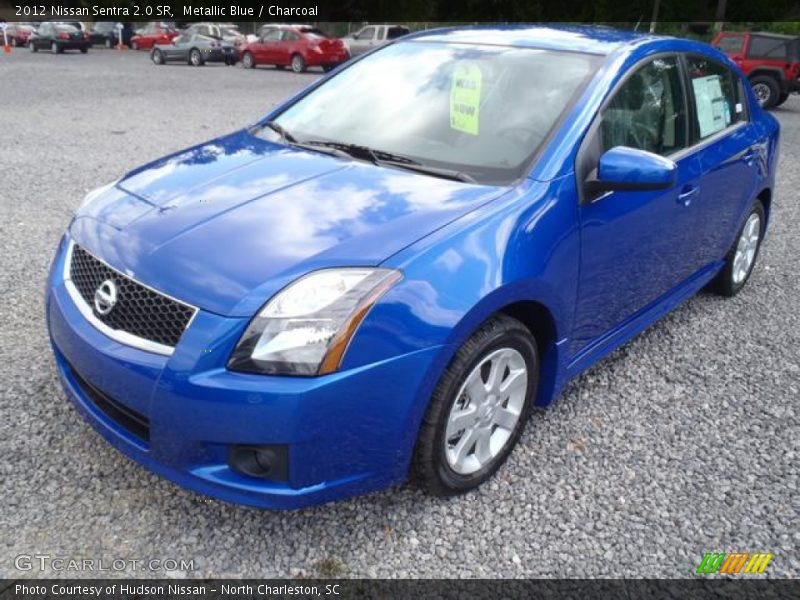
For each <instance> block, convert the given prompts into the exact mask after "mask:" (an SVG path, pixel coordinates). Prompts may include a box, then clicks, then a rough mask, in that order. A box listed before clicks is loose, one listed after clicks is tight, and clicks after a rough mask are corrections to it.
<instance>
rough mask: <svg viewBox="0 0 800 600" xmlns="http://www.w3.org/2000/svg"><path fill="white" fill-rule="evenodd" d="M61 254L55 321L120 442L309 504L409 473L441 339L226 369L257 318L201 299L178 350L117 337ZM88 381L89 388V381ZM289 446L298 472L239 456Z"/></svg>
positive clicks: (180, 471)
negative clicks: (134, 418)
mask: <svg viewBox="0 0 800 600" xmlns="http://www.w3.org/2000/svg"><path fill="white" fill-rule="evenodd" d="M63 261H64V252H63V250H62V251H60V252H59V254H58V256H57V258H56V261H55V263H54V266H53V269H52V274H51V278H50V283H49V288H48V294H47V322H48V328H49V332H50V337H51V341H52V345H53V348H54V353H55V358H56V364H57V366H58V372H59V375H60V379H61V382H62V385H63V387H64V389H65V390H66V392H67V395H68V396H69V397H70V399H71V400H72V401H73V403H74V404H75V405H76V407H77V408H78V410H79V412H80V413H81V414H82V415H83V416H84V417H85V418H86V419H87V420H88V421H89V422H90V423H91V424H92V425H93V426H94V428H95V429H96V430H97V431H98V432H99V433H100V434H101V435H102V436H103V437H105V438H106V439H107V440H108V441H109V442H110V443H111V444H112V445H114V446H115V447H116V448H118V449H119V450H121V451H122V452H123V453H124V454H126V455H128V456H129V457H131V458H133V459H134V460H136V461H138V462H140V463H141V464H143V465H144V466H146V467H147V468H149V469H151V470H153V471H155V472H156V473H159V474H161V475H163V476H164V477H166V478H168V479H170V480H172V481H174V482H176V483H178V484H180V485H182V486H185V487H187V488H190V489H193V490H195V491H198V492H201V493H205V494H208V495H211V496H215V497H217V498H220V499H222V500H226V501H231V502H236V503H241V504H248V505H252V506H258V507H263V508H298V507H302V506H305V505H309V504H317V503H321V502H326V501H330V500H334V499H338V498H342V497H346V496H350V495H355V494H362V493H366V492H369V491H373V490H376V489H381V488H385V487H387V486H390V485H392V484H395V483H400V482H402V481H403V480H404V479H405V477H406V473H407V469H408V463H409V460H410V454H411V450H412V448H413V440H414V438H415V436H416V426H417V424H418V418H419V409H420V405H419V397H421V396H423V395H425V393H424V392H423V393H421V392H420V390H423V389H426V387H427V384H426V383H425V381H426V375H425V374H426V373H427V372H428V371H429V370H430V365H431V364H432V361H433V357H434V356H435V354H436V353H437V352H438V351H439V350H440V348H438V347H434V348H430V349H426V350H422V351H418V352H413V353H411V354H406V355H403V356H399V357H395V358H392V359H389V360H386V361H382V362H379V363H375V364H371V365H366V366H363V367H360V368H357V369H351V370H349V371H344V372H339V373H334V374H331V375H326V376H322V377H314V378H295V377H269V376H259V375H248V374H241V373H233V372H230V371H227V370H226V369H225V366H224V365H225V363H226V362H227V359H228V356H229V355H230V352H231V351H232V349H233V347H234V346H235V344H236V342H237V341H238V339H239V336H240V335H241V333H242V331H243V329H244V327H245V326H246V325H247V319H240V318H226V317H221V316H219V315H215V314H211V313H207V312H203V311H200V312H199V313H198V314H197V316H196V317H195V319H194V321H192V323H191V325H190V326H189V328H188V329H187V330H186V332H185V333H184V335H183V338H182V339H181V341H180V343H179V344H178V346H177V347H176V348H175V352H174V353H173V354H172V356H169V357H167V356H161V355H156V354H151V353H148V352H145V351H142V350H138V349H136V348H132V347H129V346H125V345H122V344H119V343H118V342H115V341H114V340H112V339H110V338H108V337H106V336H105V335H104V334H102V333H101V332H100V331H98V330H97V329H95V328H94V327H93V326H92V325H91V324H90V323H89V322H88V321H86V319H85V318H84V317H83V316H82V315H81V313H80V311H79V310H78V308H77V306H75V304H74V302H73V300H72V298H71V297H70V295H69V294H68V292H67V290H66V288H65V286H64V282H63V276H62V274H63ZM87 384H88V387H89V389H87ZM92 388H93V389H96V390H101V391H102V393H103V394H105V395H107V396H108V397H109V398H112V399H113V400H114V402H116V403H118V404H119V405H120V408H121V409H122V410H123V411H130V412H131V413H133V414H136V415H139V416H141V417H143V418H144V419H145V420H146V421H147V427H148V435H147V436H142V435H141V434H138V435H137V433H136V432H135V431H134V430H133V429H132V428H131V427H129V426H127V425H126V423H125V420H124V419H119V418H114V417H113V415H112V416H110V414H109V412H108V411H106V410H103V408H102V405H99V404H98V403H97V402H96V401H95V400H94V399H93V395H92V393H91V389H92ZM240 444H248V445H262V444H280V445H286V446H287V447H288V456H289V461H288V462H289V470H288V479H287V480H286V481H268V480H264V479H258V478H255V477H250V476H248V475H244V474H242V473H240V472H238V471H236V470H234V469H232V468H230V467H229V465H228V462H227V460H228V453H229V451H230V448H231V447H232V446H233V445H240Z"/></svg>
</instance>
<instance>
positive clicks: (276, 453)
mask: <svg viewBox="0 0 800 600" xmlns="http://www.w3.org/2000/svg"><path fill="white" fill-rule="evenodd" d="M228 465H230V467H231V469H233V470H234V471H236V472H237V473H242V474H243V475H247V476H249V477H256V478H258V479H267V480H269V481H287V480H288V479H289V451H288V447H287V446H286V445H284V444H269V445H259V446H232V447H231V449H230V451H229V453H228Z"/></svg>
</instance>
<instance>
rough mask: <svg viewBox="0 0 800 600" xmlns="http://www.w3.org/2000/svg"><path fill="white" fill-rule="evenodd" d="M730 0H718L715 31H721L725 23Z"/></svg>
mask: <svg viewBox="0 0 800 600" xmlns="http://www.w3.org/2000/svg"><path fill="white" fill-rule="evenodd" d="M727 4H728V0H717V15H716V20H715V21H714V31H716V32H717V33H719V32H720V31H722V27H723V26H724V25H725V9H726V8H727Z"/></svg>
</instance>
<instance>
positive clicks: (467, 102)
mask: <svg viewBox="0 0 800 600" xmlns="http://www.w3.org/2000/svg"><path fill="white" fill-rule="evenodd" d="M480 109H481V70H480V69H479V68H478V67H477V65H469V64H465V65H459V66H458V67H456V68H455V70H454V71H453V82H452V85H451V87H450V127H451V128H452V129H455V130H457V131H463V132H464V133H469V134H472V135H478V127H479V117H480Z"/></svg>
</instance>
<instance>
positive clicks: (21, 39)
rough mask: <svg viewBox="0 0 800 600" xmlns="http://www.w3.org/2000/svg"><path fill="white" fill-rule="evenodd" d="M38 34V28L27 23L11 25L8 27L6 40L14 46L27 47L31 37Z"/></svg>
mask: <svg viewBox="0 0 800 600" xmlns="http://www.w3.org/2000/svg"><path fill="white" fill-rule="evenodd" d="M34 33H36V28H35V27H34V26H33V25H28V24H27V23H9V24H8V27H6V39H7V40H8V43H9V44H11V45H12V46H27V45H28V40H29V39H30V37H31V35H32V34H34Z"/></svg>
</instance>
